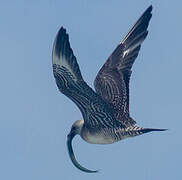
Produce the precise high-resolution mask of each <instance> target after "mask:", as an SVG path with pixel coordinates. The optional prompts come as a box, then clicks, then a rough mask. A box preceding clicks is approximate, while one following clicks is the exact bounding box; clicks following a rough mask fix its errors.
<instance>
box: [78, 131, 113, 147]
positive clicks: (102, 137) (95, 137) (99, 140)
mask: <svg viewBox="0 0 182 180" xmlns="http://www.w3.org/2000/svg"><path fill="white" fill-rule="evenodd" d="M81 137H82V139H83V140H85V141H86V142H88V143H91V144H112V143H114V142H115V140H114V139H113V138H112V137H111V136H109V135H106V134H105V133H104V132H102V131H95V132H90V131H89V130H88V129H83V131H82V133H81Z"/></svg>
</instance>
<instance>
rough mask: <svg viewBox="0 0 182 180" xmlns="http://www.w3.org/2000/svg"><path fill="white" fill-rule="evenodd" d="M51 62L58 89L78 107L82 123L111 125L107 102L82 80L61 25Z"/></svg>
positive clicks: (111, 119) (111, 118)
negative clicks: (82, 119)
mask: <svg viewBox="0 0 182 180" xmlns="http://www.w3.org/2000/svg"><path fill="white" fill-rule="evenodd" d="M52 63H53V73H54V77H55V79H56V84H57V86H58V88H59V90H60V91H61V92H62V93H63V94H64V95H66V96H67V97H68V98H70V99H71V100H72V101H73V102H74V103H75V104H76V105H77V106H78V107H79V109H80V111H81V113H82V115H83V118H84V121H85V123H84V124H85V125H86V126H87V127H92V128H95V127H99V126H100V127H101V126H103V127H105V126H107V127H108V126H109V127H111V126H113V123H115V122H114V118H113V116H111V112H109V111H110V108H109V106H108V104H107V103H106V102H105V101H103V99H102V98H101V97H100V96H99V95H98V94H97V93H95V92H94V91H93V90H92V89H91V88H90V87H89V86H88V85H87V84H86V82H85V81H84V80H83V78H82V75H81V72H80V69H79V66H78V63H77V61H76V57H75V56H74V54H73V51H72V49H71V47H70V43H69V38H68V34H67V33H66V30H65V29H64V28H63V27H62V28H61V29H60V30H59V32H58V34H57V36H56V39H55V42H54V45H53V52H52ZM101 120H102V121H101Z"/></svg>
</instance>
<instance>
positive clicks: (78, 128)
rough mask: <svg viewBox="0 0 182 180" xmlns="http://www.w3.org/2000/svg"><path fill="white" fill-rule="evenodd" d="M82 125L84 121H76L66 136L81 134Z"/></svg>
mask: <svg viewBox="0 0 182 180" xmlns="http://www.w3.org/2000/svg"><path fill="white" fill-rule="evenodd" d="M83 124H84V120H77V121H75V122H74V123H73V125H72V127H71V131H70V133H69V134H68V136H75V135H77V134H79V135H80V134H81V130H82V127H83Z"/></svg>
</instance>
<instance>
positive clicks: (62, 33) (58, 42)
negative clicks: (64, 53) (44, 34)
mask: <svg viewBox="0 0 182 180" xmlns="http://www.w3.org/2000/svg"><path fill="white" fill-rule="evenodd" d="M68 40H69V36H68V34H67V32H66V28H64V27H63V26H61V28H60V29H59V31H58V32H57V35H56V38H55V40H54V45H53V54H55V55H57V56H58V57H59V56H60V51H61V49H62V48H63V46H64V43H66V42H67V41H68Z"/></svg>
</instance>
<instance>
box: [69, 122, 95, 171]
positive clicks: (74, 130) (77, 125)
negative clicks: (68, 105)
mask: <svg viewBox="0 0 182 180" xmlns="http://www.w3.org/2000/svg"><path fill="white" fill-rule="evenodd" d="M83 124H84V120H77V121H75V122H74V124H73V125H72V127H71V131H70V133H69V134H68V136H67V147H68V153H69V156H70V159H71V161H72V162H73V164H74V165H75V166H76V167H77V168H78V169H80V170H81V171H84V172H88V173H95V172H97V171H92V170H89V169H86V168H84V167H83V166H81V165H80V164H79V163H78V162H77V160H76V159H75V155H74V152H73V148H72V140H73V138H74V137H75V135H77V134H79V135H80V134H81V130H82V127H83Z"/></svg>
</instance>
